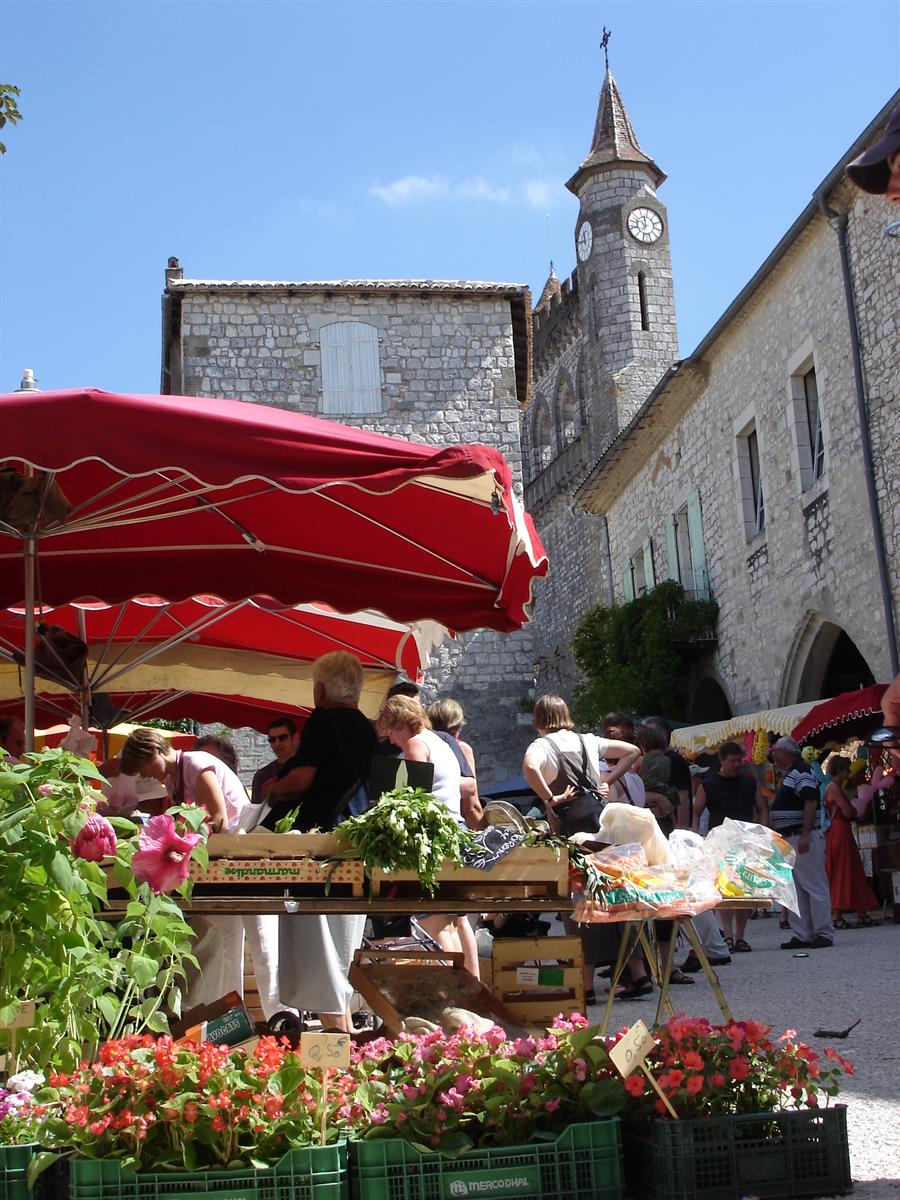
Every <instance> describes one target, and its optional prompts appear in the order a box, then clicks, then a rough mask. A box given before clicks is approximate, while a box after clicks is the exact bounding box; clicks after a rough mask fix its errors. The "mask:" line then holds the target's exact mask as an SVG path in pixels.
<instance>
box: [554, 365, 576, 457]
mask: <svg viewBox="0 0 900 1200" xmlns="http://www.w3.org/2000/svg"><path fill="white" fill-rule="evenodd" d="M554 407H555V409H556V414H555V415H556V429H557V432H558V435H559V448H560V450H562V449H563V447H565V446H568V444H569V442H573V441H574V440H575V438H576V437H577V436H578V432H579V421H578V405H577V403H576V400H575V389H574V388H573V387H572V380H571V379H570V378H569V372H568V371H565V370H562V371H560V373H559V378H558V379H557V381H556V404H555V406H554Z"/></svg>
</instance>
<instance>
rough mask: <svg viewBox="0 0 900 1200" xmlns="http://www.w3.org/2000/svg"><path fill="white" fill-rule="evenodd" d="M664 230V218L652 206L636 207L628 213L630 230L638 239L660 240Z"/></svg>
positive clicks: (646, 240)
mask: <svg viewBox="0 0 900 1200" xmlns="http://www.w3.org/2000/svg"><path fill="white" fill-rule="evenodd" d="M662 231H663V225H662V219H661V218H660V216H659V214H658V213H655V212H654V211H653V209H652V208H635V209H632V211H631V212H630V213H629V214H628V232H629V233H630V234H631V236H632V237H633V238H634V239H635V240H636V241H638V242H645V243H647V244H649V243H650V242H655V241H658V240H659V238H660V237H661V236H662Z"/></svg>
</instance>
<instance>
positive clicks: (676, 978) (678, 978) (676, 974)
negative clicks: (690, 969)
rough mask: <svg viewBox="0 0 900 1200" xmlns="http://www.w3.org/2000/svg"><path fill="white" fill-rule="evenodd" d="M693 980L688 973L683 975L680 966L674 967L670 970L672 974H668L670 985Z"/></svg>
mask: <svg viewBox="0 0 900 1200" xmlns="http://www.w3.org/2000/svg"><path fill="white" fill-rule="evenodd" d="M695 982H696V980H694V979H692V978H691V976H690V975H685V973H684V971H682V970H681V968H680V967H676V968H675V970H674V971H673V972H672V974H671V975H670V976H669V984H670V985H671V984H673V983H695Z"/></svg>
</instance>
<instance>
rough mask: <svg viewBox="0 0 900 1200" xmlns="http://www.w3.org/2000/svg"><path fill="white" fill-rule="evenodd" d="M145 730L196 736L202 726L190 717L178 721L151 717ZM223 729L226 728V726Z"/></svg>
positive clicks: (144, 724) (144, 726) (219, 735)
mask: <svg viewBox="0 0 900 1200" xmlns="http://www.w3.org/2000/svg"><path fill="white" fill-rule="evenodd" d="M143 728H144V729H162V730H163V731H164V732H165V731H168V732H169V733H193V734H194V735H195V736H196V735H197V734H198V733H199V731H200V726H199V725H198V724H197V722H196V721H192V720H191V719H190V717H178V718H177V719H176V720H172V721H170V720H168V718H167V717H151V718H150V720H148V721H144V723H143ZM221 728H223V729H224V728H225V727H224V725H223V726H222V727H221ZM216 736H217V737H223V736H225V735H224V734H221V733H218V732H217V734H216Z"/></svg>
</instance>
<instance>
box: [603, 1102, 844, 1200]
mask: <svg viewBox="0 0 900 1200" xmlns="http://www.w3.org/2000/svg"><path fill="white" fill-rule="evenodd" d="M624 1143H625V1180H626V1188H627V1191H628V1194H629V1195H630V1196H635V1197H639V1198H640V1200H740V1197H742V1196H758V1197H760V1198H766V1200H770V1198H772V1197H778V1196H785V1197H800V1196H835V1195H844V1194H845V1193H846V1192H849V1191H850V1190H851V1188H852V1183H851V1180H850V1151H849V1147H848V1144H847V1110H846V1108H845V1107H844V1106H843V1105H837V1106H835V1107H832V1108H823V1109H815V1108H813V1109H801V1110H798V1111H791V1112H776V1113H753V1114H751V1115H747V1116H732V1117H704V1118H698V1119H692V1120H686V1121H654V1122H653V1123H652V1125H650V1126H649V1128H636V1127H630V1126H626V1127H625V1129H624Z"/></svg>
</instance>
